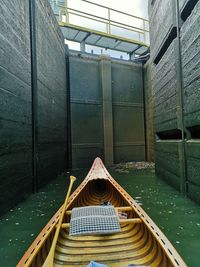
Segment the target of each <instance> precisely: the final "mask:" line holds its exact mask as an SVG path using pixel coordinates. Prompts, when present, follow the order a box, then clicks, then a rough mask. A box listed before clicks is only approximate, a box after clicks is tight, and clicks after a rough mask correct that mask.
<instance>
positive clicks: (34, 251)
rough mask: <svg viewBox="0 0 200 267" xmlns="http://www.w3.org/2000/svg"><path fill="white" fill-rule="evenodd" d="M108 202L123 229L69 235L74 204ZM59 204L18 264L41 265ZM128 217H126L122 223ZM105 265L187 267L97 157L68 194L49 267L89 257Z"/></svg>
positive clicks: (85, 260) (84, 261) (75, 263)
mask: <svg viewBox="0 0 200 267" xmlns="http://www.w3.org/2000/svg"><path fill="white" fill-rule="evenodd" d="M108 200H109V201H110V202H111V203H112V204H113V205H114V206H115V208H116V210H122V211H125V212H127V215H128V219H124V220H122V221H121V228H122V231H121V232H120V233H117V234H112V235H89V236H69V222H70V214H71V210H72V208H73V207H82V206H90V205H99V204H100V203H102V202H103V201H108ZM61 211H62V207H61V208H60V209H59V210H58V212H57V213H56V214H55V215H54V216H53V218H52V219H51V220H50V221H49V223H48V224H47V225H46V226H45V227H44V229H43V230H42V232H41V233H40V234H39V235H38V237H37V238H36V239H35V241H34V242H33V243H32V245H31V246H30V248H29V249H28V250H27V251H26V253H25V254H24V256H23V257H22V259H21V260H20V262H19V263H18V265H17V267H21V266H37V267H40V266H42V265H43V263H44V261H45V259H46V257H47V255H48V251H49V249H50V246H51V242H52V239H53V235H54V233H55V229H56V223H57V222H58V219H59V216H60V214H61ZM126 220H127V221H126ZM91 260H94V261H97V262H99V263H102V264H105V265H108V266H127V265H128V264H135V265H142V266H160V267H165V266H175V267H186V264H185V262H184V261H183V260H182V258H181V257H180V255H179V254H178V253H177V251H176V250H175V248H174V247H173V246H172V244H171V243H170V242H169V240H168V239H167V238H166V237H165V235H164V234H163V233H162V232H161V231H160V229H159V228H158V227H157V226H156V224H155V223H154V222H153V221H152V220H151V219H150V218H149V216H148V215H147V214H146V213H145V212H144V210H143V209H142V208H141V207H140V206H139V205H138V204H137V203H136V202H135V200H134V199H133V198H132V197H131V196H130V195H129V194H128V193H127V192H126V191H125V190H124V189H123V188H122V187H121V186H120V185H119V184H118V183H117V182H116V181H115V180H114V179H113V178H112V177H111V175H110V174H109V173H108V171H107V170H106V168H105V166H104V165H103V163H102V161H101V159H100V158H96V159H95V161H94V163H93V165H92V167H91V169H90V171H89V173H88V175H87V176H86V178H85V179H84V181H83V182H82V183H81V184H80V186H79V187H78V188H77V189H76V190H75V191H74V193H73V194H72V195H71V197H70V200H69V204H68V205H67V209H66V216H65V219H64V222H63V224H62V228H61V231H60V234H59V238H58V242H57V246H56V250H55V257H54V266H55V267H59V266H62V267H63V266H87V265H88V263H89V262H90V261H91Z"/></svg>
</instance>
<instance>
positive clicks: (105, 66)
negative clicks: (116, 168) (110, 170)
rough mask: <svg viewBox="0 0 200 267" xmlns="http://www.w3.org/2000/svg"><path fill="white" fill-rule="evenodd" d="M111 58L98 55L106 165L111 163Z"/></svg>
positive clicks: (112, 157)
mask: <svg viewBox="0 0 200 267" xmlns="http://www.w3.org/2000/svg"><path fill="white" fill-rule="evenodd" d="M111 71H112V70H111V60H110V58H109V57H108V56H105V55H102V56H101V57H100V73H101V86H102V100H103V101H102V102H103V129H104V160H105V164H106V165H107V166H109V165H111V164H113V159H114V156H113V113H112V77H111Z"/></svg>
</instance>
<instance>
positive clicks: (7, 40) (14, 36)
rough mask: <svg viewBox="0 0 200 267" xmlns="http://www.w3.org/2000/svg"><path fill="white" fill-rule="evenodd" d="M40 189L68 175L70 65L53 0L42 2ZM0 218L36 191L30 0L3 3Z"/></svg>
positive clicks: (39, 40)
mask: <svg viewBox="0 0 200 267" xmlns="http://www.w3.org/2000/svg"><path fill="white" fill-rule="evenodd" d="M35 11H36V20H35V21H36V48H37V50H36V53H37V69H38V72H37V86H38V94H37V100H38V106H37V112H38V124H37V131H38V154H37V155H36V156H37V157H38V169H37V172H38V185H39V187H40V186H42V185H44V184H45V183H46V182H47V181H48V180H50V179H52V178H53V177H55V176H56V175H57V174H58V173H60V172H61V171H62V170H64V168H65V166H66V162H64V159H65V154H66V151H65V150H66V145H65V144H66V135H65V132H66V131H65V129H66V125H65V123H66V90H67V88H66V64H65V49H64V44H63V37H62V35H61V33H60V30H59V27H58V25H57V23H56V20H55V19H54V16H53V13H52V11H51V8H50V5H49V3H48V1H47V0H43V1H39V0H38V1H36V10H35ZM0 25H1V26H0V114H1V115H0V191H1V196H0V206H1V210H0V213H3V212H5V211H6V210H8V209H9V208H11V207H12V206H14V205H16V204H17V203H18V202H19V201H21V200H22V199H24V198H25V197H26V196H27V195H28V194H30V193H31V192H32V187H33V172H32V167H33V166H32V163H33V157H32V149H33V147H32V140H33V139H32V83H31V77H32V73H31V49H30V17H29V1H24V0H23V1H22V0H15V1H11V0H9V1H3V2H1V4H0Z"/></svg>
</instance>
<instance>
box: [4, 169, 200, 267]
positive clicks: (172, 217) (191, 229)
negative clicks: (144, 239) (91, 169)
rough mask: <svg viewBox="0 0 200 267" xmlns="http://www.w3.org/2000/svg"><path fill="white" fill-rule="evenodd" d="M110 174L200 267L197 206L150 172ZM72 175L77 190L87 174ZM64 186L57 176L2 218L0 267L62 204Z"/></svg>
mask: <svg viewBox="0 0 200 267" xmlns="http://www.w3.org/2000/svg"><path fill="white" fill-rule="evenodd" d="M110 172H111V174H112V176H113V177H114V178H115V179H116V181H118V182H119V183H120V184H121V185H122V186H123V188H124V189H125V190H126V191H127V192H128V193H129V194H130V195H131V196H132V197H134V198H135V199H136V200H137V202H138V203H140V205H141V206H142V208H143V209H144V210H145V211H146V212H147V213H148V214H149V216H150V217H151V218H152V219H153V220H154V222H155V223H156V224H157V225H158V226H159V227H160V229H161V230H162V231H163V232H164V233H165V234H166V236H167V237H168V239H169V240H170V241H171V242H172V244H173V245H174V246H175V247H176V249H177V251H178V252H179V253H180V254H181V256H182V257H183V258H184V260H185V261H186V263H187V264H188V266H190V267H199V266H200V255H199V253H200V206H198V205H196V204H195V203H194V202H192V201H191V200H189V199H187V198H185V197H183V196H182V195H181V194H179V193H178V192H177V191H175V190H174V189H173V188H172V187H170V186H169V185H167V184H166V183H165V182H164V181H162V180H161V179H158V178H157V177H156V176H155V174H154V171H153V170H132V171H130V172H129V173H128V174H127V173H126V174H123V173H117V172H116V171H113V170H112V171H110ZM73 174H75V175H76V176H77V177H78V181H77V182H76V186H77V185H78V184H79V183H80V182H81V181H82V180H83V178H84V177H85V175H86V174H87V170H80V171H74V172H73ZM67 186H68V182H67V181H66V175H60V176H59V177H57V178H56V179H55V180H54V181H53V182H51V183H50V184H49V185H47V186H46V187H45V188H43V189H42V190H41V191H40V192H39V193H37V194H35V195H31V196H30V197H29V198H28V199H27V200H26V201H24V202H23V203H21V204H19V205H18V206H17V207H15V208H13V209H11V210H10V211H9V212H8V213H7V214H5V215H4V216H3V217H1V219H0V237H1V241H0V266H2V267H3V266H4V267H11V266H15V265H16V264H17V262H18V261H19V259H20V258H21V257H22V256H23V254H24V252H25V250H26V249H27V248H28V246H29V245H30V244H31V243H32V241H33V240H34V239H35V237H36V236H37V235H38V233H39V232H40V231H41V229H42V227H44V226H45V224H46V223H47V222H48V220H49V219H50V218H51V217H52V216H53V215H54V213H55V212H56V210H57V209H58V208H59V206H60V205H61V204H62V202H63V200H64V197H65V194H66V190H67ZM74 188H75V187H74Z"/></svg>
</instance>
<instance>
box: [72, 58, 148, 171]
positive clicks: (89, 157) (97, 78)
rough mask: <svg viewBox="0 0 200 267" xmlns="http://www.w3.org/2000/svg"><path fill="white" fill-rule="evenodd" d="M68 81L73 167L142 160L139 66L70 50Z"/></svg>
mask: <svg viewBox="0 0 200 267" xmlns="http://www.w3.org/2000/svg"><path fill="white" fill-rule="evenodd" d="M104 68H106V73H103V72H104V71H105V69H104ZM105 81H106V84H105ZM70 83H71V113H72V163H73V167H88V166H90V165H91V163H92V161H93V160H94V158H95V157H97V156H99V157H102V158H103V159H104V160H105V161H106V164H107V165H109V164H110V163H111V159H112V160H113V162H115V163H117V162H122V161H124V162H127V161H134V160H135V161H141V160H144V159H145V138H144V105H143V78H142V66H141V65H140V64H133V63H127V62H124V61H120V60H111V59H109V58H106V56H102V57H95V56H86V55H84V54H76V53H71V55H70ZM105 90H106V92H105ZM107 90H109V99H108V97H107V96H106V95H107V94H108V92H107ZM108 142H109V147H108V145H107V143H108ZM108 150H109V151H108ZM108 154H109V155H110V156H109V157H110V158H109V159H108V160H107V159H106V157H105V156H107V155H108ZM111 155H112V156H111Z"/></svg>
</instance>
